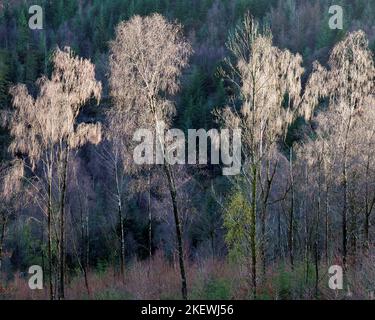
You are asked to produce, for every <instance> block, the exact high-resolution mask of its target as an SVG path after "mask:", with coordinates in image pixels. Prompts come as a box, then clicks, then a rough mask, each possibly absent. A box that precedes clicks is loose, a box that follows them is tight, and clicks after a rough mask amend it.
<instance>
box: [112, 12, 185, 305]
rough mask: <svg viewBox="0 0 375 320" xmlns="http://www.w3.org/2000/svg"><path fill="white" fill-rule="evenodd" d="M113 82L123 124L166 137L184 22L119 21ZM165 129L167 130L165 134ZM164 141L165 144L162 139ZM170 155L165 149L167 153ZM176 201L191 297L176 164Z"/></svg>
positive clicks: (171, 182)
mask: <svg viewBox="0 0 375 320" xmlns="http://www.w3.org/2000/svg"><path fill="white" fill-rule="evenodd" d="M110 47H111V56H110V71H111V73H110V87H111V96H112V98H113V101H114V105H115V107H114V112H115V113H116V115H117V116H118V117H119V119H122V124H123V129H122V130H127V127H128V126H129V124H132V126H134V128H149V129H153V130H155V132H156V143H158V144H159V143H160V142H161V136H160V133H158V130H157V128H156V126H157V123H159V122H160V121H164V122H165V123H166V124H167V126H168V125H170V124H171V121H172V116H173V114H174V105H173V102H172V101H171V100H169V97H170V96H172V95H174V94H175V93H176V92H177V91H178V89H179V81H178V77H179V76H180V75H181V70H182V68H184V67H185V66H186V65H187V62H188V57H189V55H190V53H191V48H190V45H189V44H188V43H187V42H186V40H185V39H184V38H183V36H182V29H181V26H180V25H178V24H175V23H169V22H167V21H166V20H165V19H164V18H163V17H162V16H161V15H158V14H154V15H152V16H149V17H144V18H142V17H140V16H135V17H133V18H132V19H131V20H130V21H128V22H122V23H120V24H119V26H118V27H117V30H116V39H115V40H114V41H112V42H111V45H110ZM163 134H164V133H163ZM160 146H161V147H163V145H162V144H161V143H160ZM166 156H167V154H166V153H165V150H163V157H166ZM164 172H165V175H166V178H167V181H168V186H169V190H170V195H171V199H172V204H173V213H174V218H175V226H176V237H177V249H178V254H179V263H180V273H181V282H182V297H183V298H184V299H187V285H186V274H185V265H184V259H183V246H182V235H181V224H180V216H179V215H180V214H179V210H178V204H177V191H176V186H175V177H174V173H173V169H172V167H171V166H170V165H169V164H168V163H165V164H164Z"/></svg>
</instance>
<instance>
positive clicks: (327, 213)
mask: <svg viewBox="0 0 375 320" xmlns="http://www.w3.org/2000/svg"><path fill="white" fill-rule="evenodd" d="M324 225H325V229H324V234H325V236H324V238H325V241H324V252H325V262H326V265H327V266H328V265H329V187H328V182H327V175H326V174H325V223H324Z"/></svg>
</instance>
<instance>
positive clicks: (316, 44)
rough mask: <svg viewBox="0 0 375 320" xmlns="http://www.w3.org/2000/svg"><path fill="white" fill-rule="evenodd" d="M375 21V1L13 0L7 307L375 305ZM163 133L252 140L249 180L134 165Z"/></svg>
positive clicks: (189, 168) (4, 16)
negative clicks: (336, 9) (33, 25)
mask: <svg viewBox="0 0 375 320" xmlns="http://www.w3.org/2000/svg"><path fill="white" fill-rule="evenodd" d="M35 4H39V5H40V6H41V7H42V8H43V13H44V26H43V29H42V30H31V29H30V28H29V24H28V23H29V22H28V21H29V18H30V14H29V12H28V10H29V7H30V5H35ZM332 4H335V5H340V6H342V8H343V10H344V11H343V12H344V28H343V29H342V30H339V29H337V30H332V29H330V28H329V23H328V21H329V18H330V17H331V14H329V7H330V6H331V5H332ZM374 20H375V1H373V0H356V1H351V0H335V1H325V0H39V1H26V0H25V1H23V0H14V1H12V0H0V117H1V121H0V299H13V298H14V299H86V298H90V299H180V298H181V297H182V298H184V299H186V298H189V299H256V298H257V299H301V298H302V299H334V298H347V297H354V298H369V295H370V293H371V291H372V290H373V287H374V284H375V266H374V259H375V247H374V245H375V241H374V235H375V229H374V228H373V224H374V222H375V215H374V212H373V211H374V205H375V149H374V146H375V135H374V133H375V109H374V108H375V96H374V92H375V84H374V80H375V67H374V52H375V25H374ZM373 109H374V110H373ZM159 121H163V122H164V123H165V124H166V125H167V128H178V129H181V130H182V131H183V132H184V133H186V134H187V133H188V132H189V129H190V130H191V129H205V130H210V129H212V128H215V129H218V130H221V129H224V128H228V129H230V130H231V132H234V131H235V130H236V129H241V130H242V131H241V132H242V133H241V140H242V153H241V156H240V158H241V161H242V168H241V171H240V173H239V174H238V175H234V176H225V175H223V174H222V172H223V171H222V169H223V163H221V164H220V165H216V164H208V165H192V164H189V165H182V164H179V165H170V164H161V165H157V164H156V165H154V164H151V163H145V164H143V165H137V164H135V163H134V161H133V152H134V148H135V145H134V139H133V134H134V132H135V131H136V130H137V129H140V128H148V129H151V130H154V131H155V132H157V130H158V127H157V126H158V123H159ZM156 144H157V142H156ZM211 144H212V145H213V144H214V141H213V139H211V141H210V144H209V148H208V150H210V147H211ZM231 151H232V152H234V150H231ZM152 154H153V151H152ZM208 154H209V158H210V151H209V152H208ZM163 157H167V156H163ZM211 160H212V159H211ZM224 167H225V166H224ZM32 265H39V266H41V267H42V269H43V272H44V289H43V290H30V289H29V287H28V277H29V275H28V269H29V267H30V266H32ZM332 265H339V266H342V268H343V270H344V274H345V290H342V291H334V290H331V289H330V288H329V287H328V269H329V267H330V266H332Z"/></svg>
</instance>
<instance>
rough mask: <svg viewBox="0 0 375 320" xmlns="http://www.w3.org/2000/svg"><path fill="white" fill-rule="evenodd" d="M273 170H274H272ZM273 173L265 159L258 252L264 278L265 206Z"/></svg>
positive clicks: (266, 206) (265, 265)
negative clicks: (260, 233)
mask: <svg viewBox="0 0 375 320" xmlns="http://www.w3.org/2000/svg"><path fill="white" fill-rule="evenodd" d="M275 170H276V167H275ZM274 172H275V171H274ZM273 177H274V173H273V174H272V175H271V174H270V161H269V160H267V177H266V178H267V179H266V186H265V188H264V189H263V197H262V209H261V232H262V235H261V237H262V239H261V242H260V253H261V259H262V278H263V279H265V275H266V267H267V261H266V244H267V235H266V220H267V208H268V198H269V195H270V192H271V185H272V181H273Z"/></svg>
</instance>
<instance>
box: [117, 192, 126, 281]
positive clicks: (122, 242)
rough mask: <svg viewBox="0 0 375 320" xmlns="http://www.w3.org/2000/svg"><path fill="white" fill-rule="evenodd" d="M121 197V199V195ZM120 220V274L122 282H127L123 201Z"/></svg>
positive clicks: (120, 206)
mask: <svg viewBox="0 0 375 320" xmlns="http://www.w3.org/2000/svg"><path fill="white" fill-rule="evenodd" d="M119 197H121V196H120V195H119ZM118 219H119V222H120V273H121V279H122V281H124V280H125V234H124V218H123V215H122V201H121V199H119V201H118Z"/></svg>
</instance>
